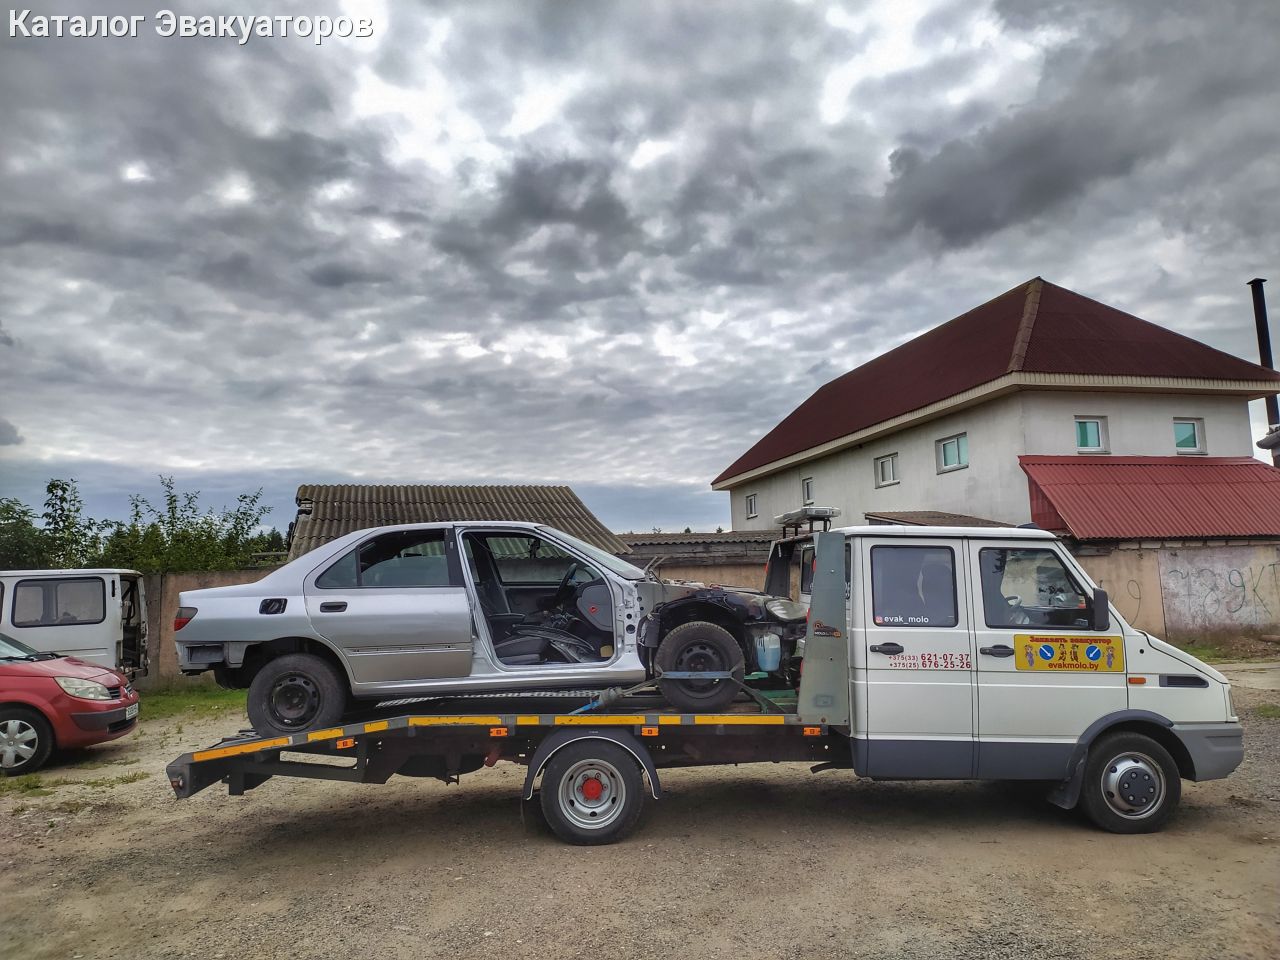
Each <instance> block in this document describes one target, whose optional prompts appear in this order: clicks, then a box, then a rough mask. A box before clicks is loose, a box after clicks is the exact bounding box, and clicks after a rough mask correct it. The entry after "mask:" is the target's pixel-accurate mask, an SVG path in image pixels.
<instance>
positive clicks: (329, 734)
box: [307, 727, 342, 743]
mask: <svg viewBox="0 0 1280 960" xmlns="http://www.w3.org/2000/svg"><path fill="white" fill-rule="evenodd" d="M340 736H342V728H341V727H334V728H333V729H332V730H316V731H314V732H313V733H308V734H307V742H308V743H313V742H315V741H316V740H336V739H337V738H338V737H340Z"/></svg>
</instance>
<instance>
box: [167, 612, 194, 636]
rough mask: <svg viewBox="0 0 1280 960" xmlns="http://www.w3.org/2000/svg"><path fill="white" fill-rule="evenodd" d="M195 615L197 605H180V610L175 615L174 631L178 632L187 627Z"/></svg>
mask: <svg viewBox="0 0 1280 960" xmlns="http://www.w3.org/2000/svg"><path fill="white" fill-rule="evenodd" d="M195 615H196V608H195V607H179V608H178V612H177V613H175V614H174V615H173V629H174V631H175V632H176V631H178V630H181V629H182V628H183V627H185V626H186V625H187V624H188V623H190V622H191V621H192V619H193V618H194V617H195Z"/></svg>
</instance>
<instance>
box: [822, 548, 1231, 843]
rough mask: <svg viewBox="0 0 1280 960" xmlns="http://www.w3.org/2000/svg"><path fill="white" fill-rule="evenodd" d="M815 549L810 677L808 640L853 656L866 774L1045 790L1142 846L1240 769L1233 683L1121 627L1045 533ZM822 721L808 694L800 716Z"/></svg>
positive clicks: (852, 709)
mask: <svg viewBox="0 0 1280 960" xmlns="http://www.w3.org/2000/svg"><path fill="white" fill-rule="evenodd" d="M814 541H815V546H816V559H815V571H814V576H813V591H814V594H813V602H812V606H811V609H810V635H809V637H808V638H807V639H806V647H805V667H806V669H807V668H809V667H810V666H811V664H812V662H813V659H814V657H815V656H817V655H822V653H821V651H819V650H815V648H814V643H815V640H818V638H822V640H820V641H819V642H821V643H822V644H823V647H822V650H825V651H828V652H827V654H826V655H827V656H835V655H838V656H841V657H843V656H845V655H847V656H848V684H847V689H848V695H849V701H850V703H849V723H850V740H851V748H852V751H853V765H854V768H855V770H857V772H858V773H859V774H861V775H863V776H869V777H873V778H878V779H982V780H1044V781H1052V782H1054V783H1056V784H1058V786H1057V788H1056V789H1055V791H1054V793H1053V795H1052V796H1051V799H1054V800H1055V802H1057V803H1059V804H1060V805H1062V806H1068V807H1070V806H1074V805H1075V803H1076V802H1077V800H1079V799H1083V801H1084V802H1085V804H1086V807H1087V809H1088V812H1089V813H1090V814H1091V815H1092V816H1093V818H1094V819H1095V820H1096V821H1098V822H1099V824H1100V825H1102V826H1104V827H1107V828H1108V829H1113V830H1119V831H1123V832H1138V831H1140V830H1146V829H1155V828H1156V827H1157V826H1158V825H1159V824H1160V823H1162V822H1163V821H1164V820H1165V818H1167V816H1168V815H1169V814H1171V813H1172V810H1173V807H1174V806H1175V805H1176V803H1177V800H1178V796H1179V793H1180V784H1179V780H1180V779H1182V778H1185V779H1189V780H1210V779H1216V778H1220V777H1225V776H1226V775H1227V774H1229V773H1230V772H1231V771H1232V770H1234V769H1235V768H1236V766H1237V765H1239V763H1240V761H1241V759H1242V757H1243V751H1244V747H1243V735H1242V731H1241V727H1240V724H1239V722H1238V719H1237V717H1236V715H1235V710H1234V708H1233V706H1232V702H1231V690H1230V685H1229V684H1228V682H1227V680H1226V678H1225V677H1223V676H1222V674H1220V673H1218V671H1216V670H1214V669H1213V668H1212V667H1210V666H1208V665H1206V664H1204V663H1202V662H1200V661H1199V660H1197V659H1196V658H1195V657H1193V656H1191V655H1190V654H1188V653H1185V652H1184V651H1182V650H1179V649H1177V648H1176V647H1174V646H1172V645H1170V644H1167V643H1165V642H1164V641H1162V640H1159V639H1157V638H1155V637H1152V636H1150V635H1149V634H1147V633H1144V632H1142V631H1140V630H1136V629H1134V628H1133V627H1131V626H1130V625H1129V624H1127V623H1126V622H1125V620H1124V618H1123V617H1122V616H1120V614H1119V613H1118V612H1117V611H1116V610H1114V609H1113V608H1112V607H1111V605H1110V603H1109V602H1108V600H1107V595H1106V592H1105V591H1103V590H1101V589H1099V588H1097V587H1096V586H1095V585H1094V584H1093V583H1092V582H1091V581H1090V580H1089V577H1088V574H1086V573H1085V571H1084V570H1083V569H1082V568H1081V567H1080V566H1079V564H1078V563H1077V562H1076V560H1075V558H1074V557H1072V556H1071V554H1070V553H1069V552H1068V551H1067V550H1066V548H1065V547H1064V546H1063V544H1062V543H1061V542H1060V541H1059V540H1058V539H1057V538H1056V537H1055V536H1053V535H1052V534H1050V533H1047V532H1045V531H1043V530H1036V529H1023V528H1016V529H1015V528H968V527H916V526H910V527H908V526H859V527H845V528H843V529H840V530H835V531H832V532H830V533H819V534H815V536H814ZM833 639H838V640H839V642H838V643H833V642H832V640H833ZM834 648H838V649H837V650H836V651H835V653H832V652H830V651H831V650H833V649H834ZM843 686H844V685H843V684H841V687H843ZM810 699H811V700H812V698H810ZM815 711H816V712H817V713H821V706H820V705H818V704H816V703H813V702H810V703H808V704H806V700H805V696H804V693H803V689H802V694H801V699H800V707H799V712H800V713H801V715H802V717H804V716H806V715H813V714H814V713H815Z"/></svg>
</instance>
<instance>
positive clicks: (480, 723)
mask: <svg viewBox="0 0 1280 960" xmlns="http://www.w3.org/2000/svg"><path fill="white" fill-rule="evenodd" d="M501 723H502V718H501V717H476V716H452V717H410V718H409V726H411V727H452V726H466V727H496V726H499V725H500V724H501Z"/></svg>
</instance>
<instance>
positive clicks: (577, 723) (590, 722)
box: [556, 713, 645, 727]
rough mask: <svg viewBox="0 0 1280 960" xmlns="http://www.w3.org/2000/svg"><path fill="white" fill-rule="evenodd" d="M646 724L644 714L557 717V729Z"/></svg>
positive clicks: (586, 714) (587, 714) (584, 714)
mask: <svg viewBox="0 0 1280 960" xmlns="http://www.w3.org/2000/svg"><path fill="white" fill-rule="evenodd" d="M643 723H645V717H644V714H642V713H602V714H600V715H599V716H592V715H591V714H589V713H582V714H568V715H565V716H558V717H556V726H557V727H593V726H594V727H636V726H640V725H642V724H643Z"/></svg>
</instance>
